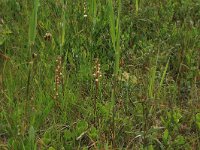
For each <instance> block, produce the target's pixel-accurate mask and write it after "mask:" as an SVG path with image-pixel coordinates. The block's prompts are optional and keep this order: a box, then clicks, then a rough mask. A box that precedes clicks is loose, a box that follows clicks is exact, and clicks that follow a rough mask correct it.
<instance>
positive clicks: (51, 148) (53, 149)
mask: <svg viewBox="0 0 200 150" xmlns="http://www.w3.org/2000/svg"><path fill="white" fill-rule="evenodd" d="M48 150H56V149H55V148H53V147H52V146H51V147H49V148H48Z"/></svg>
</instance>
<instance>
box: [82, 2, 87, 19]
mask: <svg viewBox="0 0 200 150" xmlns="http://www.w3.org/2000/svg"><path fill="white" fill-rule="evenodd" d="M83 5H84V10H83V13H84V15H83V17H84V18H86V17H87V4H86V2H84V4H83Z"/></svg>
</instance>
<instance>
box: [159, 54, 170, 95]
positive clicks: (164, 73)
mask: <svg viewBox="0 0 200 150" xmlns="http://www.w3.org/2000/svg"><path fill="white" fill-rule="evenodd" d="M169 60H170V58H169V59H168V61H167V64H166V65H165V69H164V71H163V73H162V77H161V80H160V84H159V89H158V97H160V92H161V88H162V85H163V82H164V79H165V77H166V74H167V69H168V66H169Z"/></svg>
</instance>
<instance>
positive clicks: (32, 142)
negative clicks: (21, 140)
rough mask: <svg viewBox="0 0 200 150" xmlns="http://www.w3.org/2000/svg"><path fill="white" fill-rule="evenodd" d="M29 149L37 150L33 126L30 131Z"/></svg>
mask: <svg viewBox="0 0 200 150" xmlns="http://www.w3.org/2000/svg"><path fill="white" fill-rule="evenodd" d="M28 133H29V138H28V139H29V147H30V148H31V149H35V130H34V128H33V126H31V127H30V129H29V132H28Z"/></svg>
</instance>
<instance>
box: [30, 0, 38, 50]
mask: <svg viewBox="0 0 200 150" xmlns="http://www.w3.org/2000/svg"><path fill="white" fill-rule="evenodd" d="M38 7H39V0H34V8H33V11H32V14H31V17H30V21H29V40H28V43H29V46H31V45H33V44H34V42H35V37H36V27H37V13H38Z"/></svg>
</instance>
